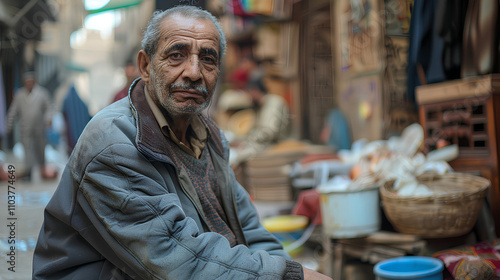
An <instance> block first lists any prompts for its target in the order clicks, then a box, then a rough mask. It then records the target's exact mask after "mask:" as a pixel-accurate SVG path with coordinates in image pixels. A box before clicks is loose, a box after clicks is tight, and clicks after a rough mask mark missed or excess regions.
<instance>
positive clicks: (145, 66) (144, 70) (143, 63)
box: [137, 50, 151, 83]
mask: <svg viewBox="0 0 500 280" xmlns="http://www.w3.org/2000/svg"><path fill="white" fill-rule="evenodd" d="M150 66H151V61H150V60H149V56H148V55H147V54H146V52H145V51H144V50H140V51H139V53H138V54H137V68H138V70H139V75H140V76H141V79H142V80H143V81H144V82H146V83H147V82H149V67H150Z"/></svg>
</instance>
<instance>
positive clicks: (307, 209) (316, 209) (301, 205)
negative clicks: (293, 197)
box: [292, 190, 322, 225]
mask: <svg viewBox="0 0 500 280" xmlns="http://www.w3.org/2000/svg"><path fill="white" fill-rule="evenodd" d="M319 196H320V195H319V193H318V192H317V191H316V190H306V191H302V192H300V193H299V197H298V199H297V203H296V204H295V207H294V208H293V210H292V214H293V215H301V216H306V217H308V218H309V220H310V221H312V223H313V224H315V225H321V223H322V221H321V207H320V205H319V203H320V201H319Z"/></svg>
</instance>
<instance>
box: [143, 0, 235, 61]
mask: <svg viewBox="0 0 500 280" xmlns="http://www.w3.org/2000/svg"><path fill="white" fill-rule="evenodd" d="M173 15H181V16H185V17H187V18H194V19H209V20H210V21H212V22H213V23H214V24H215V27H216V28H217V31H218V32H219V62H220V61H221V60H222V57H223V56H224V53H225V52H226V37H225V36H224V32H223V31H222V27H221V25H220V23H219V22H218V21H217V19H216V18H215V17H214V16H213V15H212V14H211V13H209V12H208V11H205V10H202V9H200V8H198V7H195V6H176V7H173V8H170V9H168V10H165V11H155V12H154V13H153V16H152V17H151V19H150V20H149V22H148V25H147V27H146V29H145V30H144V35H143V37H142V41H141V47H142V49H143V50H144V52H146V54H147V55H148V57H149V59H153V56H154V55H155V53H156V49H157V48H158V44H159V42H160V23H161V22H162V20H163V19H165V18H166V17H169V16H173Z"/></svg>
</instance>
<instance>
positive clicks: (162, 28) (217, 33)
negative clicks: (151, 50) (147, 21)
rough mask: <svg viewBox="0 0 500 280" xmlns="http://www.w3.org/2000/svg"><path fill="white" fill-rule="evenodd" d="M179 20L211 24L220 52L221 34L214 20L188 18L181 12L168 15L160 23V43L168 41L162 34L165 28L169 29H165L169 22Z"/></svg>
mask: <svg viewBox="0 0 500 280" xmlns="http://www.w3.org/2000/svg"><path fill="white" fill-rule="evenodd" d="M176 18H177V19H176ZM179 18H181V19H182V18H184V19H189V20H193V21H204V22H205V23H209V24H210V26H211V28H212V33H214V35H215V38H214V39H215V41H216V44H217V50H218V52H219V51H220V50H219V44H220V41H221V38H220V34H219V31H218V29H217V26H216V25H215V24H214V23H213V22H212V20H210V19H209V18H197V17H193V16H189V15H187V16H186V15H184V14H182V13H179V12H176V13H175V14H171V15H168V16H166V17H164V18H162V19H161V21H160V22H159V30H160V34H159V35H160V36H159V40H160V41H162V40H166V39H168V36H165V35H164V34H161V33H162V30H164V28H167V27H168V26H167V27H165V24H166V22H167V21H168V20H178V19H179ZM181 22H182V20H181ZM177 23H179V22H178V21H177ZM181 25H182V24H181ZM218 52H217V53H218ZM218 55H219V56H220V54H219V53H218Z"/></svg>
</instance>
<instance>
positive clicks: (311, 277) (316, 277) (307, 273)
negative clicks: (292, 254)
mask: <svg viewBox="0 0 500 280" xmlns="http://www.w3.org/2000/svg"><path fill="white" fill-rule="evenodd" d="M302 268H303V270H304V280H332V278H330V277H328V276H326V275H324V274H321V273H319V272H316V271H314V270H312V269H309V268H305V267H302Z"/></svg>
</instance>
